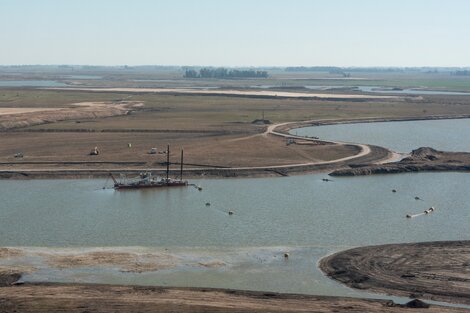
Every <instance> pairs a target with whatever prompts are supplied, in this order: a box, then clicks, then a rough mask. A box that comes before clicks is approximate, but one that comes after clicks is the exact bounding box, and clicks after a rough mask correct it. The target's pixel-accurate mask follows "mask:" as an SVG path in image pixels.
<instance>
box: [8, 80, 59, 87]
mask: <svg viewBox="0 0 470 313" xmlns="http://www.w3.org/2000/svg"><path fill="white" fill-rule="evenodd" d="M64 86H67V84H65V83H61V82H58V81H54V80H0V87H64Z"/></svg>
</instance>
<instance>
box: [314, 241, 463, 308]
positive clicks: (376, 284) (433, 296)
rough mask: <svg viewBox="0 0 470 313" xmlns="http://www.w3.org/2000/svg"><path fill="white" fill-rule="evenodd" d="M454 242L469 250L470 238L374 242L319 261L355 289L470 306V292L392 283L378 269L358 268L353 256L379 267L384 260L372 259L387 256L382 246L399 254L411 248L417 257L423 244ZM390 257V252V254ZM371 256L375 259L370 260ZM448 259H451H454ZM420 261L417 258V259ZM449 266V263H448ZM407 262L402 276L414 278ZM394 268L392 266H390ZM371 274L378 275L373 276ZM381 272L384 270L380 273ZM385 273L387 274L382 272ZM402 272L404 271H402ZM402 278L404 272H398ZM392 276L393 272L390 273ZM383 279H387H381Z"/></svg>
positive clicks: (325, 270) (333, 276)
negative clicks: (437, 289)
mask: <svg viewBox="0 0 470 313" xmlns="http://www.w3.org/2000/svg"><path fill="white" fill-rule="evenodd" d="M453 245H464V246H466V247H467V249H470V240H454V241H430V242H416V243H398V244H384V245H373V246H361V247H356V248H351V249H347V250H343V251H339V252H336V253H333V254H331V255H328V256H325V257H323V258H322V259H320V261H319V262H318V268H319V269H320V270H321V271H322V272H323V273H324V274H325V275H326V276H328V277H329V278H331V279H333V280H336V281H337V282H339V283H341V284H343V285H345V286H347V287H349V288H353V289H359V290H367V291H369V292H373V293H378V294H387V295H394V296H401V297H417V296H419V298H421V299H427V300H433V301H443V302H447V303H458V304H465V305H470V297H468V295H462V294H460V293H459V292H458V291H455V292H454V291H453V290H450V291H448V292H447V293H439V291H436V290H434V289H432V286H431V287H429V286H428V288H426V287H422V288H417V287H416V286H415V285H413V284H412V282H413V281H412V280H408V281H407V282H403V281H401V282H400V284H397V283H396V282H391V281H389V280H387V279H386V278H387V276H386V275H385V274H384V275H383V276H382V277H380V276H379V277H378V274H377V272H376V271H375V272H374V273H373V272H371V271H367V270H364V271H362V270H361V268H358V267H357V265H351V264H350V262H351V260H353V259H360V261H361V262H367V261H370V262H373V263H374V264H376V265H377V266H378V265H380V264H381V262H380V260H379V261H375V262H374V260H373V259H372V258H376V259H378V258H380V257H382V256H383V255H381V254H380V251H377V250H380V249H382V248H392V249H395V253H399V252H400V250H401V249H410V251H408V253H407V255H409V256H410V257H412V258H416V257H417V256H416V255H415V254H414V253H413V251H415V252H416V251H419V250H421V249H423V247H432V248H435V249H439V248H440V247H444V246H453ZM388 256H389V255H388ZM432 257H433V256H432V255H429V254H426V258H432ZM367 258H371V259H370V260H368V259H367ZM449 259H450V258H448V259H446V260H447V261H448V262H452V260H449ZM414 261H416V260H414ZM437 261H438V262H435V263H436V265H437V264H439V265H440V266H443V264H444V263H445V260H444V261H443V260H440V261H439V260H437ZM444 265H445V264H444ZM405 267H406V265H402V266H401V268H400V270H402V271H404V272H407V274H403V275H401V277H402V278H408V276H406V275H410V276H409V277H413V278H414V276H413V275H411V274H408V271H407V269H406V268H405ZM389 270H390V269H389ZM371 274H375V275H374V276H373V278H372V277H371V276H372V275H371ZM379 274H380V273H379ZM382 274H383V273H382ZM398 274H400V273H398ZM398 274H397V276H398V277H400V275H398ZM388 275H390V274H388ZM380 278H383V279H380ZM441 283H442V282H441Z"/></svg>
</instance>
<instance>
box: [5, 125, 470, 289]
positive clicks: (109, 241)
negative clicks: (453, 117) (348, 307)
mask: <svg viewBox="0 0 470 313" xmlns="http://www.w3.org/2000/svg"><path fill="white" fill-rule="evenodd" d="M467 121H468V120H467ZM442 122H444V124H443V125H442V127H443V128H442V131H445V130H446V129H447V127H449V125H456V124H455V123H456V121H450V120H449V121H442ZM446 122H447V124H449V125H447V124H446ZM458 122H460V120H459V121H458ZM409 123H415V122H409ZM423 123H433V122H423ZM367 125H368V126H371V125H372V124H367ZM390 125H398V124H395V123H390ZM346 126H355V125H346ZM328 127H330V126H328ZM331 127H333V128H334V127H343V125H337V126H331ZM401 127H403V126H401ZM320 128H322V127H315V129H320ZM312 129H313V128H312ZM302 131H304V130H302ZM299 132H300V130H299ZM467 133H468V132H467ZM460 134H461V137H460V138H461V139H465V138H464V137H465V133H460ZM325 136H326V135H325ZM339 137H340V136H339ZM427 138H428V141H427V142H425V143H426V145H428V146H435V142H434V141H433V137H432V136H429V137H427ZM328 139H341V140H344V138H341V137H340V138H328ZM360 141H361V142H363V143H367V140H360ZM457 141H458V140H456V142H457ZM384 146H387V145H386V144H384ZM467 151H468V149H467ZM324 177H327V176H326V174H314V175H300V176H292V177H282V178H253V179H200V180H191V182H192V183H195V184H197V185H200V186H202V187H203V190H202V191H198V190H197V189H195V188H193V187H186V188H175V189H168V190H147V191H120V192H119V191H114V190H111V189H102V187H103V185H104V184H105V180H3V181H0V190H1V191H0V203H1V209H0V246H4V247H5V246H6V247H20V248H21V249H23V250H24V251H25V255H23V256H21V257H18V258H13V259H1V260H0V265H11V264H15V265H18V264H20V265H22V266H29V267H34V269H35V270H34V271H31V272H30V273H29V274H27V275H25V276H24V279H25V280H30V281H63V282H99V283H122V284H147V285H169V286H204V287H221V288H234V289H250V290H269V291H278V292H291V293H308V294H320V295H336V296H357V297H364V296H369V297H373V295H371V294H367V293H364V292H360V291H356V290H352V289H349V288H346V287H344V286H342V285H340V284H339V283H336V282H334V281H332V280H330V279H328V278H326V277H325V276H324V275H323V274H322V273H321V272H320V271H319V270H318V268H317V262H318V260H319V259H321V258H322V257H323V256H325V255H327V254H330V253H333V252H336V251H340V250H344V249H347V248H350V247H356V246H363V245H373V244H385V243H400V242H419V241H434V240H470V232H469V227H468V225H469V221H470V210H468V203H470V193H469V192H468V191H469V189H468V188H469V187H468V186H469V183H470V176H469V175H468V174H465V173H453V172H447V173H419V174H400V175H389V176H387V175H385V176H363V177H345V178H334V179H333V181H330V182H325V181H322V178H324ZM108 186H109V183H108ZM392 189H396V190H397V192H396V193H393V192H392ZM415 196H419V197H420V199H422V200H415ZM208 204H210V205H208ZM430 206H434V207H435V208H436V211H435V212H434V213H433V214H430V215H427V216H421V217H418V218H415V219H406V218H405V215H406V214H409V213H420V212H422V211H424V210H425V209H427V208H429V207H430ZM228 211H233V212H234V214H233V215H229V214H228ZM96 251H113V252H116V251H117V252H122V253H133V254H138V255H151V254H155V255H158V254H162V253H164V254H165V255H171V257H174V259H175V260H177V261H176V262H175V264H174V266H171V267H169V268H164V269H160V270H154V271H143V272H132V271H123V270H120V269H119V268H117V267H105V266H85V267H74V268H57V267H54V265H53V264H52V263H53V262H52V263H51V261H50V258H49V257H50V256H57V255H58V254H67V253H69V254H70V253H72V254H77V253H87V252H96ZM285 252H288V253H289V258H288V259H285V258H284V256H283V255H284V253H285ZM51 264H52V265H51ZM195 264H196V265H195ZM201 264H209V265H210V266H205V265H201ZM213 265H215V266H213ZM375 297H380V296H375ZM389 298H391V297H389Z"/></svg>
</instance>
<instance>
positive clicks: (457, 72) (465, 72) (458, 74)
mask: <svg viewBox="0 0 470 313" xmlns="http://www.w3.org/2000/svg"><path fill="white" fill-rule="evenodd" d="M451 74H452V75H455V76H470V71H468V70H464V71H455V72H452V73H451Z"/></svg>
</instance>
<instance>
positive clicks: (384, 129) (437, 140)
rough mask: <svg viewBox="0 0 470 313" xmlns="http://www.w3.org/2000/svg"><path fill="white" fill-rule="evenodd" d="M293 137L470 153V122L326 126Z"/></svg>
mask: <svg viewBox="0 0 470 313" xmlns="http://www.w3.org/2000/svg"><path fill="white" fill-rule="evenodd" d="M291 133H293V134H298V135H300V136H316V137H319V138H320V139H325V140H338V141H346V142H356V143H366V144H373V145H378V146H382V147H385V148H389V149H391V150H393V151H396V152H410V151H411V150H413V149H416V148H419V147H432V148H435V149H437V150H443V151H455V152H470V140H469V139H468V134H470V119H456V120H430V121H407V122H380V123H358V124H341V125H326V126H316V127H305V128H299V129H294V130H292V131H291Z"/></svg>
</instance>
